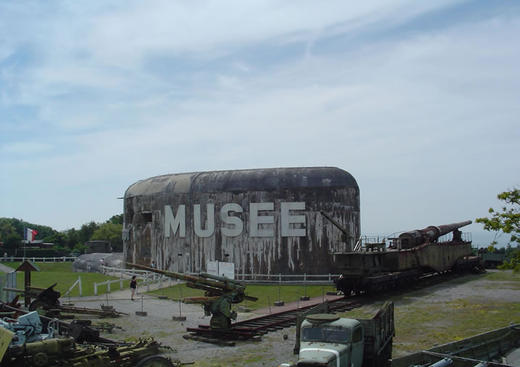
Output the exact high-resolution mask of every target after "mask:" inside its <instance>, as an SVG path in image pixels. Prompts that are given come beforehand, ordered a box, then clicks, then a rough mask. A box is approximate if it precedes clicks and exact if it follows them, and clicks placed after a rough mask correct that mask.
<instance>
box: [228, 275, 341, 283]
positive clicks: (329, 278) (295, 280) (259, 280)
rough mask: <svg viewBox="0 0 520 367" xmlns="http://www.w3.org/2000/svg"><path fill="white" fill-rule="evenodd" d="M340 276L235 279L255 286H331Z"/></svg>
mask: <svg viewBox="0 0 520 367" xmlns="http://www.w3.org/2000/svg"><path fill="white" fill-rule="evenodd" d="M339 276H340V274H332V273H329V274H296V275H295V274H291V275H286V274H235V279H236V280H240V281H242V282H244V283H254V284H280V283H281V284H316V285H320V284H331V283H333V282H334V280H335V279H337V278H338V277H339Z"/></svg>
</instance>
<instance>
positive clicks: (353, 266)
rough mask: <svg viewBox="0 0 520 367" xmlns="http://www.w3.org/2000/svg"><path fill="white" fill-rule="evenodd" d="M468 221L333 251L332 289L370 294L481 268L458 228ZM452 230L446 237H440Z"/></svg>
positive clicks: (338, 225) (468, 243)
mask: <svg viewBox="0 0 520 367" xmlns="http://www.w3.org/2000/svg"><path fill="white" fill-rule="evenodd" d="M322 215H323V216H324V217H325V218H327V219H329V220H330V221H331V223H333V224H334V226H335V227H337V228H338V229H339V230H341V232H342V233H343V236H344V238H346V237H347V235H348V231H347V230H346V229H345V228H343V227H342V226H341V225H340V224H339V223H338V222H337V221H336V220H334V219H333V218H331V217H330V216H329V215H327V214H326V213H324V212H322ZM471 223H472V222H471V221H470V220H468V221H464V222H458V223H452V224H445V225H440V226H429V227H426V228H424V229H418V230H413V231H408V232H403V233H401V234H400V235H399V236H398V237H397V238H391V239H389V240H390V243H389V245H388V246H387V245H386V240H382V241H380V242H378V243H368V244H366V245H365V247H364V248H363V247H362V246H359V245H358V246H356V247H355V248H354V251H348V252H339V253H334V254H333V257H334V263H335V264H336V266H337V268H338V269H339V271H340V273H341V275H340V277H339V278H338V279H336V281H335V282H336V288H337V289H338V290H339V291H341V292H343V293H344V294H345V295H350V294H351V293H352V292H354V293H355V294H359V293H370V292H379V291H384V290H387V289H392V288H398V287H402V286H407V285H409V284H412V283H414V282H416V281H417V280H418V279H419V278H421V277H423V276H426V275H430V274H442V273H446V272H451V271H457V272H459V271H460V272H462V271H470V270H476V271H481V270H482V269H483V267H482V264H481V259H480V258H479V257H478V256H473V251H472V248H471V241H468V240H466V239H465V238H464V236H463V235H462V232H461V231H460V228H462V227H464V226H467V225H469V224H471ZM449 233H452V238H451V239H450V240H442V241H440V240H439V239H441V238H443V236H445V235H447V234H449Z"/></svg>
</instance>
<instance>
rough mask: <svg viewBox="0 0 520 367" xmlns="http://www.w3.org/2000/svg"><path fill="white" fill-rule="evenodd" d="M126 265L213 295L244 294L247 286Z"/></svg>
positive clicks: (213, 276)
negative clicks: (182, 282) (173, 279)
mask: <svg viewBox="0 0 520 367" xmlns="http://www.w3.org/2000/svg"><path fill="white" fill-rule="evenodd" d="M126 265H127V266H132V267H134V268H137V269H141V270H148V271H151V272H154V273H157V274H162V275H166V276H168V277H171V278H175V279H180V280H185V281H186V282H188V286H190V287H191V288H198V289H202V290H206V291H210V292H213V293H221V294H222V293H226V292H230V291H237V290H238V291H240V292H242V293H243V292H244V289H245V285H244V284H242V283H240V282H238V281H235V280H232V279H227V278H224V277H219V276H215V275H210V274H201V275H200V276H195V275H188V274H180V273H175V272H171V271H166V270H159V269H155V268H151V267H148V266H145V265H139V264H134V263H126ZM245 298H246V299H249V300H252V301H253V300H256V299H254V297H250V296H245Z"/></svg>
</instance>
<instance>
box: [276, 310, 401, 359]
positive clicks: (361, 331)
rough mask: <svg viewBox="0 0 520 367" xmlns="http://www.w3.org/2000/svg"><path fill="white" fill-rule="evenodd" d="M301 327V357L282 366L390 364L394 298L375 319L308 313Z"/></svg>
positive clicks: (299, 341)
mask: <svg viewBox="0 0 520 367" xmlns="http://www.w3.org/2000/svg"><path fill="white" fill-rule="evenodd" d="M299 329H300V330H299V332H298V331H297V333H296V334H297V338H298V335H299V340H297V344H298V343H299V345H300V347H299V353H298V361H297V362H296V363H293V364H288V363H284V364H282V365H280V367H384V366H390V359H391V358H392V340H393V337H394V334H395V330H394V304H393V303H392V302H387V303H385V304H384V305H383V307H382V308H381V309H380V310H379V311H378V312H377V314H376V315H375V316H374V317H373V318H371V319H351V318H341V317H339V316H338V315H334V314H311V315H307V316H306V317H305V319H304V320H303V322H302V323H301V326H300V328H299Z"/></svg>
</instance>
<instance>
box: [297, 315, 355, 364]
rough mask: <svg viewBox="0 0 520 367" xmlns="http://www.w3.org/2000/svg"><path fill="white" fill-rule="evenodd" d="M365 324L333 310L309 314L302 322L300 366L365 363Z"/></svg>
mask: <svg viewBox="0 0 520 367" xmlns="http://www.w3.org/2000/svg"><path fill="white" fill-rule="evenodd" d="M363 340H364V333H363V327H362V325H361V323H360V322H359V321H358V320H354V319H345V318H340V317H339V316H336V315H332V314H316V315H309V316H307V318H306V319H305V320H304V321H303V323H302V326H301V344H300V353H299V354H300V356H299V360H298V362H297V364H296V365H297V366H298V367H361V364H362V361H363Z"/></svg>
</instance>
